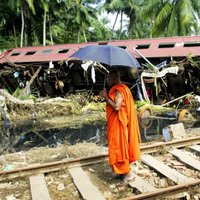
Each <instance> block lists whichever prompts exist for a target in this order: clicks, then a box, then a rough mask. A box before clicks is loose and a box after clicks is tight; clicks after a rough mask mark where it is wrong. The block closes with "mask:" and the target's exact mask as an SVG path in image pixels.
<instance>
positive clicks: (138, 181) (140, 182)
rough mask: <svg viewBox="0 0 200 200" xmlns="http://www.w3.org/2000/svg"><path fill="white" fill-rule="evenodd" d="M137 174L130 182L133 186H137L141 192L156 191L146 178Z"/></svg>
mask: <svg viewBox="0 0 200 200" xmlns="http://www.w3.org/2000/svg"><path fill="white" fill-rule="evenodd" d="M134 175H135V180H134V181H131V182H129V185H130V186H131V187H132V188H136V189H137V190H138V191H139V192H141V193H144V192H152V191H155V190H156V188H155V187H154V186H153V185H151V184H150V183H148V182H146V181H145V180H144V179H142V178H141V177H140V176H138V175H136V174H134Z"/></svg>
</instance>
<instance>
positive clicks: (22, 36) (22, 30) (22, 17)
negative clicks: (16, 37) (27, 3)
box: [20, 6, 24, 47]
mask: <svg viewBox="0 0 200 200" xmlns="http://www.w3.org/2000/svg"><path fill="white" fill-rule="evenodd" d="M21 19H22V28H21V42H20V47H23V40H24V13H23V7H22V6H21Z"/></svg>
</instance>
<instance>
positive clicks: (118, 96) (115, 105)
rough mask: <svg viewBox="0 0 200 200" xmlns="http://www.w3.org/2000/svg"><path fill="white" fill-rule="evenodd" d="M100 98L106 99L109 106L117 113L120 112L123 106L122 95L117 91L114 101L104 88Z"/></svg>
mask: <svg viewBox="0 0 200 200" xmlns="http://www.w3.org/2000/svg"><path fill="white" fill-rule="evenodd" d="M100 96H102V97H104V98H105V100H106V101H107V102H108V104H109V105H110V106H111V107H112V108H113V109H114V110H115V111H119V109H120V107H121V105H122V101H123V98H122V95H121V94H120V92H118V91H116V95H115V99H114V101H112V100H111V99H110V98H109V97H108V95H107V91H106V89H105V88H104V89H103V90H102V91H101V92H100Z"/></svg>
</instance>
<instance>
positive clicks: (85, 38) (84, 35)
mask: <svg viewBox="0 0 200 200" xmlns="http://www.w3.org/2000/svg"><path fill="white" fill-rule="evenodd" d="M83 37H84V40H85V42H86V43H87V37H86V34H85V29H83Z"/></svg>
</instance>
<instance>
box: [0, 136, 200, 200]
mask: <svg viewBox="0 0 200 200" xmlns="http://www.w3.org/2000/svg"><path fill="white" fill-rule="evenodd" d="M141 152H142V156H141V161H140V162H139V163H136V164H134V165H133V166H132V167H133V171H134V173H135V180H134V181H132V182H130V183H129V184H128V185H126V186H124V187H122V188H118V187H117V186H116V185H117V183H118V182H119V181H117V180H115V179H110V175H111V172H110V171H109V166H108V163H107V159H108V154H106V153H105V154H101V155H98V156H90V157H84V158H78V159H65V160H62V161H57V162H51V163H45V164H37V165H32V166H29V167H24V168H20V169H14V170H7V171H0V186H1V183H6V182H10V181H11V180H12V181H15V180H17V179H19V178H24V177H26V178H28V180H29V184H30V193H31V198H32V199H33V200H44V199H45V200H48V199H56V198H54V197H52V194H51V192H50V190H49V187H50V186H49V181H48V175H49V174H54V173H59V172H60V171H62V172H63V173H64V174H68V175H69V176H70V178H71V180H72V183H70V184H73V185H74V186H75V188H76V189H77V191H78V194H79V195H78V196H77V198H69V197H68V196H66V197H64V198H60V199H66V200H67V199H91V200H94V199H95V200H98V199H102V200H103V199H110V200H112V199H121V200H122V199H123V200H131V199H167V198H169V199H170V198H171V199H180V198H183V197H184V198H186V197H188V196H189V197H190V199H200V157H199V155H200V136H198V137H190V138H188V139H184V140H174V141H171V142H161V143H158V144H153V145H146V146H142V147H141ZM105 166H107V167H105ZM62 176H64V175H62ZM58 185H59V184H58ZM60 187H61V189H62V190H63V191H65V189H63V188H65V187H67V184H64V185H62V184H61V186H60ZM58 190H60V189H58Z"/></svg>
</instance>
